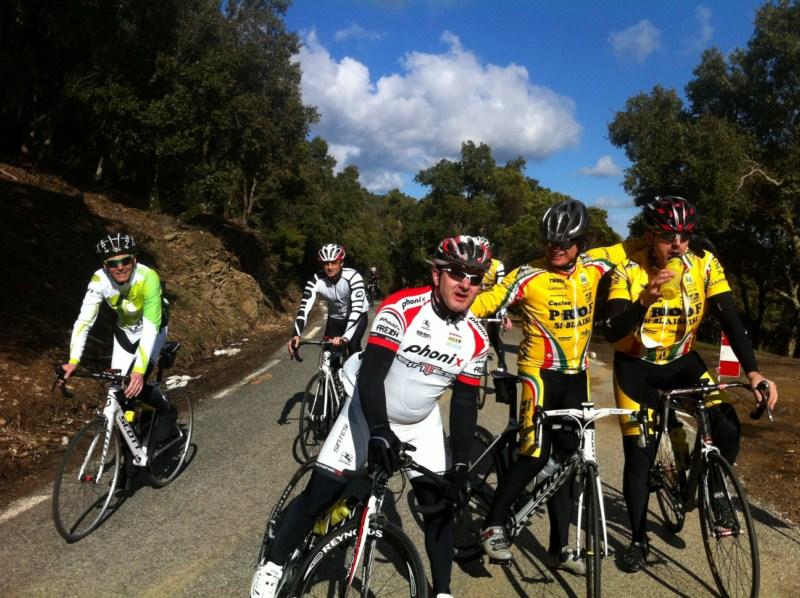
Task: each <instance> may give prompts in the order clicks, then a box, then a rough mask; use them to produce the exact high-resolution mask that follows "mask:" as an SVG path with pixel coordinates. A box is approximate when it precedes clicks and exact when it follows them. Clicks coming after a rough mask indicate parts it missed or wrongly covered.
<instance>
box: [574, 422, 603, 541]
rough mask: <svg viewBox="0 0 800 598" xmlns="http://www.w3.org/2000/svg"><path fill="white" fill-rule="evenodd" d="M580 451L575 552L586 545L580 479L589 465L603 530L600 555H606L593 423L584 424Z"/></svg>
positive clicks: (583, 494) (600, 486) (581, 483)
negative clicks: (581, 464) (581, 463)
mask: <svg viewBox="0 0 800 598" xmlns="http://www.w3.org/2000/svg"><path fill="white" fill-rule="evenodd" d="M581 453H582V455H583V459H582V462H583V466H582V467H580V468H579V471H578V478H577V479H576V481H577V483H578V487H579V488H580V494H579V495H578V520H577V527H576V530H575V550H576V554H584V552H583V550H584V548H585V545H586V538H585V537H584V534H583V529H584V528H583V525H582V524H583V517H584V509H583V502H584V498H585V497H586V495H585V492H584V488H585V485H584V480H583V479H580V478H582V477H584V476H586V475H588V474H587V470H588V468H589V467H591V468H593V469H594V472H595V475H594V484H595V489H594V491H595V492H596V493H597V502H598V504H599V505H600V513H599V515H600V527H601V529H602V530H603V545H602V549H601V550H602V552H601V556H603V557H606V556H608V530H607V529H606V507H605V501H604V500H603V492H602V486H603V485H602V482H601V481H600V471H599V468H598V467H597V451H596V450H595V429H594V424H590V425H588V426H586V428H585V429H584V432H583V442H582V446H581Z"/></svg>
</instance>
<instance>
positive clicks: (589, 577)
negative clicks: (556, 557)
mask: <svg viewBox="0 0 800 598" xmlns="http://www.w3.org/2000/svg"><path fill="white" fill-rule="evenodd" d="M601 517H602V511H601V510H600V490H599V484H598V478H597V469H596V468H595V467H594V466H593V465H587V467H586V471H585V473H584V478H583V542H584V544H583V549H584V553H583V557H584V559H585V563H586V595H587V596H588V597H589V598H598V597H599V596H600V585H601V570H602V569H601V567H602V564H603V561H602V558H603V527H602V525H601Z"/></svg>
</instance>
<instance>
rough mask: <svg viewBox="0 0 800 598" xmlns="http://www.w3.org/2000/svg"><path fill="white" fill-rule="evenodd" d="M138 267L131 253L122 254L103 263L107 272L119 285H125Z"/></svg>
mask: <svg viewBox="0 0 800 598" xmlns="http://www.w3.org/2000/svg"><path fill="white" fill-rule="evenodd" d="M134 266H136V258H135V257H133V256H132V255H131V254H129V253H120V254H118V255H115V256H112V257H110V258H108V259H106V260H104V261H103V267H104V268H105V269H106V272H107V273H108V274H109V276H111V278H113V279H114V282H116V283H117V284H125V283H126V282H128V280H129V279H130V277H131V274H132V273H133V268H134Z"/></svg>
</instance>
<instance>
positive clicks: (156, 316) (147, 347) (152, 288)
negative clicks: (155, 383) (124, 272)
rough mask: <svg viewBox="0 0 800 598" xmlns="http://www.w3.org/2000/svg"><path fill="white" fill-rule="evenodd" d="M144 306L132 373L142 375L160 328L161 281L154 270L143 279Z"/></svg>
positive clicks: (145, 369)
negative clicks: (140, 333)
mask: <svg viewBox="0 0 800 598" xmlns="http://www.w3.org/2000/svg"><path fill="white" fill-rule="evenodd" d="M143 291H144V306H143V310H142V336H141V338H140V339H139V347H138V348H137V349H136V361H134V364H133V371H134V372H135V373H137V374H144V373H145V372H146V371H147V365H148V364H149V363H150V358H151V356H152V353H153V346H154V345H155V343H156V337H157V336H158V331H159V329H160V328H161V280H160V279H159V278H158V274H157V273H156V271H155V270H152V269H151V270H148V271H147V274H146V275H145V279H144V289H143Z"/></svg>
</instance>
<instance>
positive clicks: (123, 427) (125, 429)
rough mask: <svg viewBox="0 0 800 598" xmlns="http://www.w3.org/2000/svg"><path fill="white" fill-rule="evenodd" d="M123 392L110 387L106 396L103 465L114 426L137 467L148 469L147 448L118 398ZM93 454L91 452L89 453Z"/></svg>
mask: <svg viewBox="0 0 800 598" xmlns="http://www.w3.org/2000/svg"><path fill="white" fill-rule="evenodd" d="M121 392H122V388H121V387H119V386H116V385H111V386H109V387H108V393H107V395H106V404H105V406H104V407H103V417H104V418H105V420H106V435H105V440H104V444H103V461H102V462H103V463H105V458H106V455H107V454H108V445H109V443H110V442H111V434H113V433H114V429H113V428H114V426H115V425H116V427H117V429H118V430H119V432H120V435H121V436H122V438H123V439H124V440H125V444H126V445H127V446H128V449H130V451H131V455H132V457H133V464H134V465H136V466H137V467H146V466H147V463H148V455H147V447H146V446H145V445H143V444H142V442H141V441H140V440H139V437H138V436H137V435H136V432H134V430H133V428H132V427H131V425H130V424H129V423H128V420H126V419H125V412H124V411H123V409H122V405H120V402H119V399H118V398H117V395H118V393H121ZM89 454H91V451H90V452H89ZM102 472H103V470H102V466H101V469H100V472H99V473H98V478H99V477H100V475H102Z"/></svg>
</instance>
